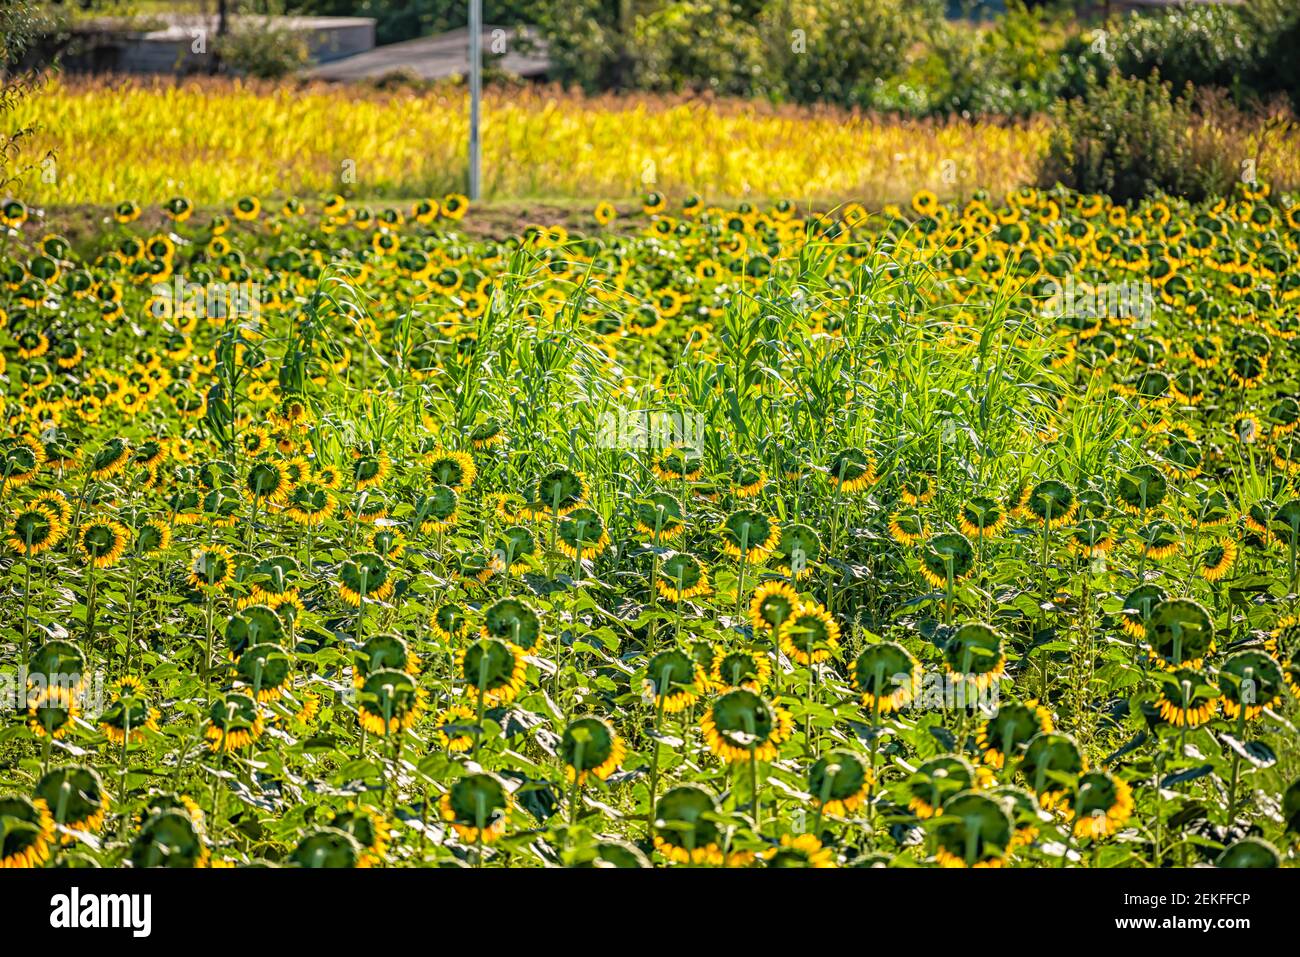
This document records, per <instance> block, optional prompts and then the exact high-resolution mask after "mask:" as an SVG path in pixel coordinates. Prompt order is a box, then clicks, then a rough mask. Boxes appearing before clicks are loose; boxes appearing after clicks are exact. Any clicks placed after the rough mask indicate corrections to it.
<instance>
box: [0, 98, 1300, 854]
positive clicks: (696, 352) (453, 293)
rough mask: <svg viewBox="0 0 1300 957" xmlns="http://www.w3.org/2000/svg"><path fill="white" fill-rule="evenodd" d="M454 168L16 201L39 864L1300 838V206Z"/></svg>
mask: <svg viewBox="0 0 1300 957" xmlns="http://www.w3.org/2000/svg"><path fill="white" fill-rule="evenodd" d="M239 95H244V94H239ZM246 95H248V96H252V97H254V98H256V95H255V94H252V93H249V94H246ZM376 109H378V107H376ZM285 112H286V115H295V114H294V111H293V109H292V107H291V106H289V105H286V106H285ZM538 122H541V121H540V120H539V121H538ZM105 135H108V136H112V135H116V134H114V133H113V132H112V129H111V128H110V130H109V131H107V132H106V133H105ZM377 142H378V141H377ZM234 148H236V149H239V150H242V151H244V153H243V155H253V154H255V153H256V148H255V147H254V146H253V145H252V142H249V143H244V144H237V145H236V146H235V147H234ZM376 148H378V147H376ZM246 182H249V183H250V184H251V183H255V182H256V178H255V177H254V176H252V175H251V174H250V175H249V177H248V179H247V180H246ZM200 195H201V194H200ZM466 209H467V204H466V203H465V201H464V200H463V197H457V196H441V197H440V200H439V201H438V202H436V203H432V204H427V205H426V206H423V207H407V206H405V205H403V206H401V207H397V206H393V207H385V206H383V205H382V204H378V205H375V206H374V207H373V208H371V207H366V206H362V205H358V204H349V203H347V202H346V201H345V200H343V199H342V198H341V197H339V198H337V199H333V200H329V201H328V202H326V203H325V204H324V205H322V204H321V203H320V202H316V201H312V202H309V203H305V204H299V203H293V204H288V205H285V206H284V208H281V204H280V203H279V202H270V201H268V202H267V203H266V204H265V206H263V205H262V204H261V203H260V202H258V201H257V200H256V199H254V198H252V197H249V198H247V199H245V200H241V201H240V202H239V203H237V204H236V205H235V206H234V207H233V208H232V209H231V210H230V211H229V213H228V214H221V215H211V214H208V213H198V214H196V213H194V212H193V211H192V207H191V206H190V205H189V204H187V203H186V202H182V201H179V200H178V201H176V202H174V203H172V204H169V206H168V209H167V211H166V212H165V213H163V214H162V215H163V216H164V217H165V218H166V219H167V220H169V222H168V223H167V225H166V227H165V228H156V227H154V226H148V227H145V226H143V225H142V224H143V223H146V222H154V221H156V219H157V217H158V215H159V213H158V212H157V210H148V211H144V210H141V209H140V208H139V207H135V206H133V205H131V204H124V205H122V206H120V207H119V209H118V216H117V219H118V220H119V221H118V222H110V223H109V224H108V225H106V226H104V227H103V228H102V229H101V230H100V232H99V234H98V236H96V237H95V238H94V241H93V243H92V244H91V247H90V248H86V249H80V248H78V249H74V248H73V247H72V246H71V245H70V244H68V243H67V242H66V241H65V240H63V239H62V238H61V237H59V236H57V235H55V234H52V233H50V232H49V229H48V226H47V225H46V224H43V223H41V222H39V221H37V220H36V219H31V218H29V217H30V216H31V215H32V214H31V213H30V212H29V211H27V210H24V209H23V208H22V207H21V206H19V205H17V204H10V205H8V206H6V207H5V210H4V215H5V217H6V221H7V224H8V226H9V229H8V230H7V232H8V235H7V237H6V238H5V240H4V245H3V252H2V256H3V261H2V262H0V268H3V270H4V273H3V281H4V282H3V287H0V306H2V308H3V311H2V312H0V317H3V320H2V321H0V347H2V352H0V356H2V357H3V361H2V362H0V375H2V376H3V378H2V379H0V382H3V384H4V387H5V397H6V413H7V414H6V425H5V430H4V432H3V437H2V438H0V455H2V456H3V457H2V458H0V462H2V463H3V484H2V485H0V489H2V490H0V521H2V522H3V531H4V534H3V537H2V538H0V567H2V568H3V570H4V574H3V576H0V602H2V603H3V607H4V609H5V611H6V613H5V614H4V615H3V617H2V619H0V663H2V664H0V669H2V670H0V676H2V677H3V679H4V682H5V684H3V685H0V690H5V689H7V693H8V698H7V699H6V700H7V701H8V702H9V703H10V704H11V705H12V707H10V708H7V710H6V711H5V712H4V714H3V719H2V720H0V822H3V824H4V827H3V829H0V859H2V860H3V863H4V864H6V865H15V866H31V865H50V864H70V863H77V862H83V863H84V862H91V861H93V862H95V863H98V864H103V865H117V864H122V863H126V862H131V863H133V864H135V865H136V866H146V865H158V864H166V865H168V866H192V865H205V864H206V865H211V866H218V865H221V866H230V865H245V864H250V863H254V862H258V861H273V862H282V863H291V864H300V865H303V866H325V865H329V866H351V865H375V866H412V865H429V864H453V865H455V864H461V865H467V866H483V865H501V864H508V865H515V866H540V865H548V864H556V863H567V864H603V865H611V866H643V865H645V864H648V863H655V864H659V865H668V864H672V863H679V864H680V863H696V864H707V865H717V866H749V865H751V864H765V865H768V866H806V865H811V866H836V865H850V864H854V865H864V864H872V863H877V864H889V865H905V864H910V865H942V866H963V865H1002V866H1016V867H1021V866H1023V867H1035V866H1057V865H1059V864H1062V863H1064V864H1067V865H1071V866H1134V867H1151V866H1159V865H1162V864H1168V863H1182V864H1188V863H1197V862H1211V863H1215V862H1217V863H1219V864H1221V865H1224V866H1242V865H1246V864H1252V865H1270V864H1276V863H1279V862H1281V861H1282V860H1283V859H1284V858H1286V859H1290V855H1291V854H1292V848H1293V847H1294V845H1295V841H1296V829H1297V827H1300V819H1298V817H1297V809H1298V807H1300V787H1298V786H1297V784H1296V783H1295V782H1296V777H1297V774H1298V773H1300V751H1298V749H1297V747H1296V733H1295V728H1294V723H1293V722H1294V720H1295V716H1296V704H1295V697H1294V695H1295V693H1296V692H1297V690H1298V685H1297V680H1298V679H1300V659H1297V654H1300V625H1298V624H1297V623H1296V621H1297V619H1296V617H1295V616H1296V609H1295V605H1296V601H1297V596H1296V591H1297V549H1298V548H1300V497H1298V493H1297V489H1296V476H1297V474H1300V438H1297V431H1296V426H1297V424H1298V423H1300V404H1297V401H1296V394H1297V391H1298V389H1297V379H1298V378H1300V353H1298V352H1297V346H1296V344H1297V342H1300V339H1297V337H1296V333H1297V331H1300V327H1298V325H1297V314H1296V302H1297V296H1298V295H1300V287H1297V285H1296V282H1295V276H1296V273H1295V269H1294V263H1295V257H1296V256H1297V242H1298V241H1300V208H1298V207H1297V206H1296V205H1295V204H1294V200H1293V198H1291V197H1286V196H1279V195H1275V194H1269V193H1268V191H1267V190H1266V189H1262V188H1261V189H1258V190H1249V191H1247V190H1243V191H1242V192H1241V193H1240V194H1239V195H1238V196H1236V197H1234V198H1233V199H1232V200H1231V201H1225V202H1222V203H1218V204H1215V205H1213V206H1208V205H1207V206H1204V207H1189V206H1186V205H1182V204H1177V203H1174V204H1172V205H1170V204H1167V203H1164V202H1159V203H1157V202H1152V203H1148V204H1144V205H1142V206H1140V207H1139V208H1136V209H1133V210H1125V209H1122V208H1117V207H1112V206H1110V205H1109V204H1108V203H1107V202H1106V201H1105V200H1104V199H1101V198H1098V197H1082V196H1076V195H1072V194H1069V193H1065V192H1055V193H1043V192H1037V191H1034V190H1023V191H1019V192H1016V193H1013V194H1011V195H1010V196H1009V197H1008V199H1007V201H1006V202H1002V203H996V204H989V205H985V204H984V203H980V202H971V203H968V204H965V205H961V206H957V205H943V204H940V203H939V202H938V200H937V199H936V197H935V196H933V195H932V194H929V193H920V194H918V195H917V196H916V197H915V198H914V200H913V201H912V202H911V203H909V204H908V205H907V206H906V207H905V208H903V209H895V210H889V211H886V212H885V213H875V214H869V213H868V212H867V211H866V210H865V209H863V208H861V207H858V206H851V207H847V208H845V209H843V210H841V212H842V214H843V215H842V216H841V217H836V218H833V219H830V218H826V219H824V218H820V217H816V216H811V215H809V214H807V213H806V211H803V210H801V209H800V208H798V207H796V206H794V205H793V204H785V203H778V204H774V205H770V206H767V205H765V206H762V207H754V208H745V207H742V208H739V209H719V208H709V207H707V206H706V205H705V204H703V203H699V204H695V205H692V206H690V207H689V208H685V209H684V208H682V207H680V206H679V205H678V204H676V203H674V204H672V205H667V204H666V203H665V202H664V200H663V199H662V197H659V196H651V197H648V198H647V201H646V211H645V212H637V213H635V214H631V215H629V214H626V213H625V214H624V215H623V216H621V217H619V218H618V219H616V220H614V221H613V222H609V221H608V217H609V215H610V214H611V212H612V210H610V209H608V208H605V207H601V208H599V209H597V210H595V211H594V212H593V216H595V217H597V218H599V219H600V220H601V221H602V222H603V225H602V226H600V227H595V226H594V225H593V228H592V229H591V230H590V231H589V232H579V231H576V230H575V231H570V230H566V229H564V228H561V227H555V226H548V225H546V224H540V225H538V226H536V227H532V228H528V229H524V230H519V231H518V232H516V233H515V234H513V235H511V236H509V237H497V238H495V239H484V238H471V237H469V236H467V235H466V233H465V223H466V219H467V218H468V219H469V220H472V219H473V217H474V216H475V215H476V214H475V211H474V210H469V211H468V214H467V212H466ZM142 213H143V214H144V215H142ZM20 667H21V668H22V669H23V670H19V669H20Z"/></svg>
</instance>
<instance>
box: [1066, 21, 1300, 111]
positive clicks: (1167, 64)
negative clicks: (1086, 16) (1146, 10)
mask: <svg viewBox="0 0 1300 957" xmlns="http://www.w3.org/2000/svg"><path fill="white" fill-rule="evenodd" d="M1297 40H1300V8H1297V7H1296V6H1295V4H1294V2H1293V0H1251V2H1248V3H1245V4H1243V5H1241V6H1233V7H1229V6H1217V5H1207V6H1196V7H1185V8H1179V9H1176V10H1171V11H1169V12H1166V13H1158V14H1137V13H1135V14H1130V15H1129V16H1127V17H1124V18H1123V19H1117V20H1113V21H1112V22H1111V23H1109V24H1108V25H1107V27H1106V29H1105V31H1104V36H1102V37H1099V36H1098V35H1097V33H1096V32H1095V31H1090V32H1085V33H1083V34H1080V35H1078V36H1076V37H1074V38H1073V39H1072V40H1071V41H1070V42H1069V43H1068V44H1066V47H1065V49H1064V50H1063V52H1062V56H1061V63H1062V75H1063V93H1064V95H1066V96H1080V95H1082V94H1083V93H1084V90H1085V88H1086V86H1087V84H1088V82H1089V81H1090V80H1097V79H1100V78H1101V77H1103V76H1105V75H1106V74H1108V73H1111V72H1114V71H1118V72H1119V73H1121V74H1123V75H1124V76H1138V77H1148V76H1151V75H1152V74H1153V73H1155V72H1157V71H1158V72H1159V73H1160V75H1161V76H1163V77H1164V78H1165V80H1167V81H1169V82H1170V83H1172V84H1173V85H1174V88H1175V89H1182V88H1183V87H1184V86H1186V85H1187V84H1188V83H1192V84H1195V85H1196V86H1214V87H1221V88H1223V89H1226V90H1229V91H1231V93H1232V95H1233V98H1234V100H1235V101H1236V102H1237V103H1238V104H1239V105H1245V104H1247V103H1249V102H1251V101H1259V100H1267V99H1269V98H1271V97H1272V96H1273V95H1274V94H1277V93H1283V94H1286V95H1287V96H1289V97H1290V98H1291V101H1292V103H1293V104H1294V105H1296V106H1298V107H1300V79H1298V78H1300V67H1297V63H1296V46H1295V44H1296V42H1297Z"/></svg>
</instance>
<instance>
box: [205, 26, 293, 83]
mask: <svg viewBox="0 0 1300 957" xmlns="http://www.w3.org/2000/svg"><path fill="white" fill-rule="evenodd" d="M214 49H215V51H216V54H217V56H218V57H219V58H220V59H221V62H222V64H223V65H224V66H225V68H226V69H228V70H230V71H232V72H234V73H241V74H246V75H248V76H255V77H259V78H261V79H267V80H274V79H279V78H280V77H285V76H289V75H290V74H292V73H294V72H296V71H297V70H300V69H302V68H303V67H304V66H306V65H307V63H308V62H309V60H310V54H309V51H308V47H307V40H306V39H305V38H304V37H303V35H302V34H301V33H300V32H295V31H293V30H284V29H276V28H272V27H262V26H258V27H241V28H239V29H236V30H233V31H231V32H230V33H228V34H226V35H225V36H223V37H219V38H218V39H217V42H216V44H215V45H214Z"/></svg>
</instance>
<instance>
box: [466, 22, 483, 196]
mask: <svg viewBox="0 0 1300 957" xmlns="http://www.w3.org/2000/svg"><path fill="white" fill-rule="evenodd" d="M482 98H483V0H469V198H470V199H471V200H478V198H479V194H480V192H481V187H482V177H483V169H482V167H483V144H482V143H481V142H480V141H479V108H480V101H481V100H482Z"/></svg>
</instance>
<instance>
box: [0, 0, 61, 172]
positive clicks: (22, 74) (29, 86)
mask: <svg viewBox="0 0 1300 957" xmlns="http://www.w3.org/2000/svg"><path fill="white" fill-rule="evenodd" d="M48 23H49V21H48V20H47V17H46V15H45V14H44V13H43V12H42V10H41V9H40V8H39V7H38V6H37V5H36V4H35V3H34V2H32V0H5V2H4V3H0V192H3V191H5V190H6V189H8V187H9V186H10V185H11V184H13V183H15V182H16V181H17V180H18V179H19V178H20V177H21V176H22V174H23V173H24V172H26V171H27V169H30V167H22V166H19V165H18V154H19V152H20V151H21V149H22V144H23V140H24V139H26V138H27V137H29V136H31V134H32V132H33V129H32V127H17V128H15V127H11V126H10V115H11V114H12V113H13V111H14V109H15V108H16V107H17V106H18V103H19V101H20V100H22V98H23V97H25V96H29V95H30V94H31V93H32V92H33V91H34V90H35V89H36V88H37V87H38V86H39V85H40V83H41V76H40V74H39V72H37V71H36V70H35V69H34V68H28V67H25V66H24V57H25V55H26V53H27V52H28V50H29V49H31V47H32V44H33V43H34V42H35V41H36V39H37V38H38V37H39V36H40V35H41V34H42V32H44V30H45V28H46V27H47V26H48Z"/></svg>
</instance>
